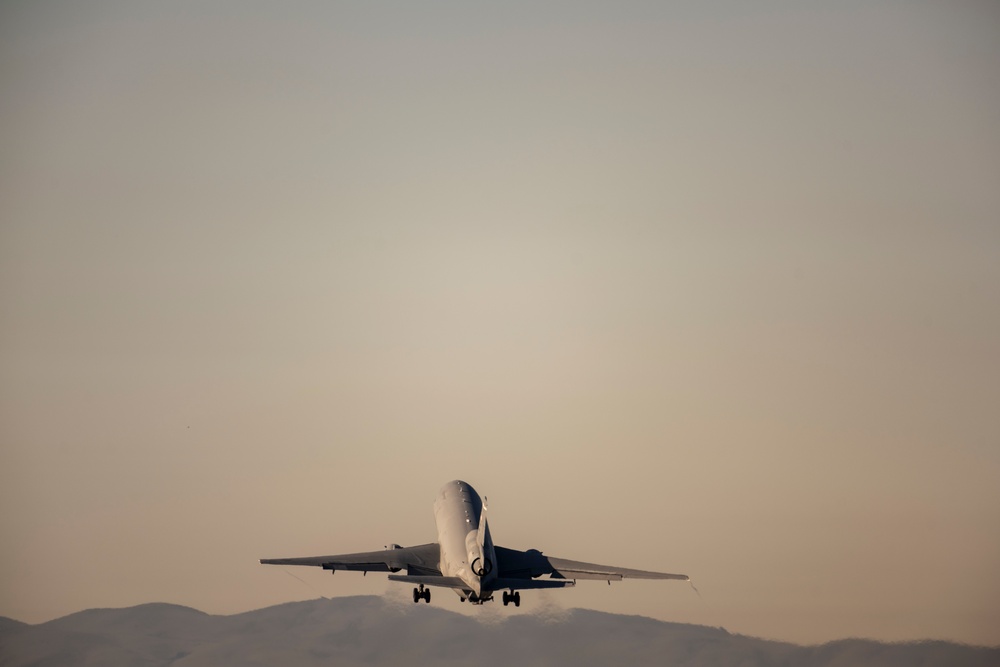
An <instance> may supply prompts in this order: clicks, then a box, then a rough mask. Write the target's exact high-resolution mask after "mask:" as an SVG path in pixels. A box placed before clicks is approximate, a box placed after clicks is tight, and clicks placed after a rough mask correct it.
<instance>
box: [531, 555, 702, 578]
mask: <svg viewBox="0 0 1000 667" xmlns="http://www.w3.org/2000/svg"><path fill="white" fill-rule="evenodd" d="M547 558H548V561H549V565H551V566H552V575H551V576H552V577H554V578H565V579H600V580H602V581H620V580H622V579H680V580H682V581H687V579H688V576H687V575H686V574H669V573H667V572H650V571H648V570H632V569H629V568H627V567H615V566H614V565H598V564H596V563H584V562H581V561H577V560H566V559H565V558H552V557H551V556H549V557H547Z"/></svg>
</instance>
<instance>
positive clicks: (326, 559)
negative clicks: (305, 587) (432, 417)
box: [260, 480, 688, 607]
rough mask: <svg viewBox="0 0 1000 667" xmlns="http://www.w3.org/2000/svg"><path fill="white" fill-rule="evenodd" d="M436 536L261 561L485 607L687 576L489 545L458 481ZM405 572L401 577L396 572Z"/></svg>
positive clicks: (474, 502)
mask: <svg viewBox="0 0 1000 667" xmlns="http://www.w3.org/2000/svg"><path fill="white" fill-rule="evenodd" d="M434 522H435V524H436V525H437V533H438V541H437V542H433V543H431V544H422V545H420V546H415V547H401V546H399V545H398V544H393V545H391V546H390V547H388V548H386V549H385V550H383V551H369V552H365V553H356V554H341V555H333V556H309V557H305V558H264V559H261V561H260V562H261V563H263V564H264V565H312V566H315V567H322V568H323V569H324V570H331V571H332V572H333V573H335V572H336V571H337V570H353V571H360V572H364V573H366V574H367V573H368V572H389V573H391V574H389V579H391V580H392V581H402V582H404V583H409V584H415V585H416V587H415V588H414V589H413V601H414V602H419V601H420V600H423V601H424V602H430V601H431V592H430V590H429V589H428V588H427V587H429V586H442V587H444V588H450V589H452V590H453V591H455V593H457V594H458V596H459V598H461V600H462V602H465V601H466V600H468V601H469V602H472V603H473V604H483V603H484V602H488V601H490V600H492V599H493V594H494V593H495V592H496V591H503V604H504V606H505V607H506V606H507V605H508V604H509V603H511V602H513V603H514V606H515V607H519V606H520V605H521V594H520V592H519V591H521V590H525V589H533V588H563V587H565V586H573V585H575V584H576V580H577V579H596V580H602V581H607V582H608V583H611V582H612V581H621V580H622V579H679V580H681V581H688V577H687V575H683V574H667V573H664V572H648V571H646V570H631V569H628V568H623V567H613V566H610V565H597V564H595V563H584V562H580V561H575V560H566V559H564V558H552V557H550V556H545V555H543V554H542V552H541V551H538V550H536V549H529V550H528V551H517V550H516V549H507V548H504V547H500V546H496V545H494V544H493V538H492V536H491V535H490V527H489V525H488V524H487V522H486V508H485V507H484V506H483V501H482V499H480V497H479V494H478V493H476V490H475V489H473V488H472V487H471V486H470V485H468V484H466V483H465V482H462V481H460V480H454V481H451V482H448V483H447V484H445V485H444V486H443V487H441V491H440V492H438V496H437V500H435V501H434ZM402 571H405V572H406V574H396V573H398V572H402Z"/></svg>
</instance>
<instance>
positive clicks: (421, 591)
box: [413, 584, 431, 604]
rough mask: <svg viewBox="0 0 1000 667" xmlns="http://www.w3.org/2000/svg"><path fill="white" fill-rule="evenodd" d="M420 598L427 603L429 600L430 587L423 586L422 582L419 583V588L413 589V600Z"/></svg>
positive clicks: (416, 600)
mask: <svg viewBox="0 0 1000 667" xmlns="http://www.w3.org/2000/svg"><path fill="white" fill-rule="evenodd" d="M421 600H423V601H424V602H427V603H428V604H429V603H430V601H431V589H429V588H424V585H423V584H420V588H414V589H413V601H414V602H420V601H421Z"/></svg>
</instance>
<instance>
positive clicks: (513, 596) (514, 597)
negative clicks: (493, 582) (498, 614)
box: [503, 591, 521, 607]
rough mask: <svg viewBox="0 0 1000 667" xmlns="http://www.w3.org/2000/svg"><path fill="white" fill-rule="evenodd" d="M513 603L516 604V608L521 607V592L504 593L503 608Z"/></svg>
mask: <svg viewBox="0 0 1000 667" xmlns="http://www.w3.org/2000/svg"><path fill="white" fill-rule="evenodd" d="M511 602H513V603H514V606H515V607H520V606H521V591H511V592H510V593H508V592H507V591H504V592H503V606H505V607H506V606H507V605H508V604H509V603H511Z"/></svg>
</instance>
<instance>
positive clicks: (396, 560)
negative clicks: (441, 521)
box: [260, 543, 441, 576]
mask: <svg viewBox="0 0 1000 667" xmlns="http://www.w3.org/2000/svg"><path fill="white" fill-rule="evenodd" d="M440 560H441V547H440V546H439V545H438V544H436V543H434V544H421V545H420V546H416V547H395V548H391V549H384V550H382V551H366V552H363V553H356V554H338V555H333V556H306V557H304V558H262V559H261V560H260V562H261V564H262V565H312V566H315V567H322V568H323V569H324V570H352V571H355V572H399V571H400V570H406V571H407V572H409V573H411V574H427V575H434V574H437V575H439V576H440V574H441V572H440V571H439V570H438V563H439V561H440Z"/></svg>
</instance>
